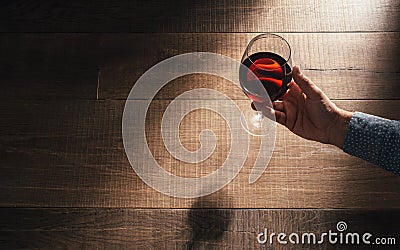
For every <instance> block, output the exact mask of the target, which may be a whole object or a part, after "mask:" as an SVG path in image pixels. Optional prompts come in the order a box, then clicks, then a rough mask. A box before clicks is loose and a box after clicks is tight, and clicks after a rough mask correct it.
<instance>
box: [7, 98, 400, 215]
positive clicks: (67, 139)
mask: <svg viewBox="0 0 400 250" xmlns="http://www.w3.org/2000/svg"><path fill="white" fill-rule="evenodd" d="M169 102H170V100H155V101H153V104H152V106H151V108H150V110H149V112H148V114H147V116H148V117H147V121H148V122H150V125H149V126H148V129H147V138H148V141H149V145H150V148H151V150H152V152H153V154H154V157H155V158H156V159H157V160H158V162H160V164H161V165H162V166H163V167H165V169H166V170H168V171H171V172H173V173H175V174H178V175H182V176H187V177H189V176H192V177H193V176H199V174H200V175H204V174H207V173H210V171H213V170H215V169H217V168H218V167H219V166H220V165H221V163H222V162H223V161H224V160H225V158H226V150H228V149H229V147H230V144H229V143H230V141H229V140H228V139H229V130H227V128H226V125H225V123H224V122H223V121H222V120H221V118H219V117H217V116H215V114H213V113H212V112H207V111H198V112H194V113H193V114H191V119H186V120H184V121H183V124H182V126H183V127H181V138H183V140H182V142H183V143H184V146H186V147H187V148H188V149H191V150H194V149H196V148H197V147H198V145H199V144H198V141H197V135H198V132H199V131H200V130H201V129H205V128H210V129H213V130H214V132H215V133H216V135H217V145H218V147H217V149H216V151H215V152H214V154H213V155H212V156H211V157H210V158H209V159H208V160H206V161H205V162H202V163H199V164H187V163H183V162H181V161H178V160H176V159H175V158H173V157H171V155H169V154H168V152H167V151H166V150H165V147H164V146H163V142H162V140H161V137H160V130H159V126H160V123H159V121H160V120H161V115H162V112H163V110H164V109H165V107H166V106H167V105H168V103H169ZM185 102H186V103H187V102H188V101H182V104H181V105H187V104H186V103H185ZM124 103H125V102H124V101H117V100H115V101H84V100H81V101H76V100H75V101H64V102H61V101H59V102H49V101H33V100H32V101H13V102H9V103H7V104H6V105H3V106H2V109H1V115H2V117H3V119H2V120H1V123H0V129H1V131H2V134H1V137H0V139H1V141H0V142H1V143H0V147H1V153H0V154H1V159H2V164H1V169H2V170H1V171H2V182H1V184H0V205H1V206H27V207H60V206H61V207H137V208H187V207H188V206H190V203H191V202H192V200H190V199H175V198H170V197H167V196H165V195H162V194H160V193H157V192H156V191H154V190H153V189H151V188H150V187H148V186H147V185H146V184H144V182H142V181H141V180H140V179H139V178H138V177H137V176H136V174H135V173H134V171H133V170H132V168H131V166H130V164H129V163H128V161H127V158H126V155H125V152H124V148H123V145H122V137H121V119H122V112H123V107H124ZM240 103H242V104H240ZM238 104H240V105H248V101H238ZM337 104H338V105H339V106H341V107H343V108H346V109H349V110H359V111H365V112H369V113H372V114H376V115H380V116H384V117H387V118H391V119H399V118H400V113H399V110H398V108H397V107H398V106H399V101H394V100H392V101H337ZM221 105H222V104H221ZM16 114H18V115H16ZM189 118H190V117H189ZM238 119H239V118H238ZM199 120H201V121H207V122H202V123H199V122H197V121H199ZM257 148H258V142H257V141H256V140H253V141H252V144H251V150H250V154H249V156H248V158H247V161H246V163H245V165H244V168H243V169H242V171H241V172H240V173H239V175H238V176H237V178H236V179H234V181H232V182H231V183H230V184H229V185H228V186H226V187H225V188H224V189H223V190H222V191H224V192H225V193H226V195H227V196H228V197H230V200H231V202H230V203H228V202H226V203H223V204H219V205H220V206H221V207H224V208H229V207H233V208H264V207H269V208H399V206H400V195H399V192H397V187H398V185H399V181H400V180H399V178H398V177H397V176H395V175H393V174H391V173H388V172H386V171H384V170H382V169H380V168H378V167H376V166H373V165H370V164H368V163H365V162H364V161H362V160H359V159H356V158H354V157H351V156H348V155H346V154H345V153H343V152H341V150H339V149H337V148H335V147H333V146H328V145H322V144H319V143H316V142H311V141H306V140H304V139H301V138H299V137H297V136H295V135H293V134H292V133H291V132H289V131H288V130H287V129H285V128H283V127H281V126H278V128H277V141H276V146H275V150H274V153H273V157H272V159H271V162H270V163H269V166H268V168H267V171H266V172H265V173H264V174H263V176H262V177H261V179H259V180H258V181H257V182H256V183H255V184H253V185H249V184H248V178H249V174H250V171H251V166H252V165H253V163H254V160H255V157H256V154H257V152H258V151H257ZM211 197H214V196H211Z"/></svg>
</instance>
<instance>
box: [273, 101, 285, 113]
mask: <svg viewBox="0 0 400 250" xmlns="http://www.w3.org/2000/svg"><path fill="white" fill-rule="evenodd" d="M272 106H273V107H274V109H275V110H278V111H281V112H283V102H282V101H275V102H273V103H272Z"/></svg>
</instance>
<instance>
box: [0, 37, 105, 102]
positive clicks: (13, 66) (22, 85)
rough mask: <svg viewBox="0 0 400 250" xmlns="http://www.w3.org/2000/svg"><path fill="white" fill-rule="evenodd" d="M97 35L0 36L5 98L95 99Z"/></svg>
mask: <svg viewBox="0 0 400 250" xmlns="http://www.w3.org/2000/svg"><path fill="white" fill-rule="evenodd" d="M97 41H98V36H94V35H90V34H89V35H82V34H0V65H1V66H0V75H1V77H0V84H1V86H2V91H1V92H0V98H2V99H53V100H54V99H71V98H78V99H95V98H96V89H97V83H98V66H97V65H98V52H99V51H98V50H97V49H96V47H97Z"/></svg>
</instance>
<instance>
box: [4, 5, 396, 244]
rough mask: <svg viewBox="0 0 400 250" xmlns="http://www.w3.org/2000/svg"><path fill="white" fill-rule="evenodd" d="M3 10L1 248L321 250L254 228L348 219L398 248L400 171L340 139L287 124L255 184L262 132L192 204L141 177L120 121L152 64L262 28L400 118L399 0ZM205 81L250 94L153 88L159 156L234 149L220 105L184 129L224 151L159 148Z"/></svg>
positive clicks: (343, 88)
mask: <svg viewBox="0 0 400 250" xmlns="http://www.w3.org/2000/svg"><path fill="white" fill-rule="evenodd" d="M0 6H1V8H0V31H1V33H0V83H1V92H0V97H1V105H0V114H1V120H0V149H1V150H0V155H1V158H0V159H1V165H0V166H1V175H0V176H1V177H0V211H1V216H0V248H1V249H14V248H40V249H55V248H73V249H74V248H88V249H98V248H107V249H109V248H111V249H113V248H128V249H265V248H266V247H267V248H268V249H315V248H316V246H313V245H307V244H306V245H297V246H293V245H279V244H278V243H276V242H275V243H274V244H273V245H268V244H267V245H260V244H259V243H258V242H257V239H256V236H257V233H258V232H261V231H262V230H263V228H265V227H268V228H269V229H272V230H273V231H274V232H286V233H288V234H289V233H292V232H314V233H320V232H326V231H328V230H330V229H331V230H334V229H336V225H337V223H338V222H339V221H345V222H346V223H347V225H348V228H349V231H352V232H355V231H359V232H365V231H368V232H372V233H373V234H374V236H395V237H397V248H396V246H392V249H398V244H400V238H399V232H400V230H399V228H400V227H399V226H398V224H399V222H400V192H399V186H400V178H399V177H397V176H395V175H394V174H391V173H389V172H386V171H384V170H382V169H381V168H379V167H377V166H374V165H372V164H369V163H366V162H364V161H363V160H360V159H357V158H355V157H352V156H349V155H347V154H345V153H343V152H342V151H341V150H339V149H337V148H335V147H333V146H330V145H324V144H320V143H317V142H311V141H307V140H304V139H302V138H299V137H297V136H295V135H293V134H292V133H291V132H290V131H288V130H287V129H286V128H284V127H282V126H280V125H278V127H277V132H276V135H277V139H276V145H275V149H274V152H273V156H272V159H271V161H270V163H269V165H268V168H267V170H266V171H265V173H264V174H263V175H262V177H261V178H260V179H259V180H258V181H257V182H256V183H254V184H251V185H250V184H248V177H249V174H250V171H251V168H252V166H253V164H254V161H255V159H256V156H257V153H258V152H257V147H258V145H259V141H257V139H254V138H253V139H252V141H251V147H252V148H251V150H250V152H251V153H250V154H249V155H248V157H247V160H246V162H245V165H244V167H243V169H242V171H241V172H240V173H239V175H238V176H237V177H236V178H235V179H234V180H233V181H232V182H231V183H229V184H228V185H227V186H225V187H224V188H223V189H221V190H219V191H218V192H216V193H213V194H211V195H208V196H205V197H202V198H197V199H194V198H193V199H183V198H173V197H169V196H166V195H163V194H161V193H158V192H157V191H155V190H153V189H152V188H151V187H149V186H147V185H146V184H145V183H144V182H143V181H142V180H141V179H140V178H139V177H138V176H137V175H136V174H135V172H134V171H133V169H132V167H131V165H130V164H129V162H128V159H127V157H126V154H125V151H124V146H123V142H122V127H121V124H122V113H123V108H124V105H125V101H126V98H127V96H128V94H129V91H130V89H131V88H132V86H133V85H134V83H135V81H136V80H137V79H138V78H139V77H140V76H141V75H142V74H143V73H144V72H145V71H146V70H148V69H149V68H150V67H151V66H153V65H155V64H156V63H158V62H160V61H162V60H163V59H166V58H169V57H171V56H174V55H178V54H182V53H186V52H196V51H204V52H214V53H219V54H222V55H226V56H229V57H232V58H234V59H236V60H240V58H241V55H242V53H243V51H244V49H245V47H246V45H247V43H248V42H249V40H250V39H251V38H252V37H254V36H255V35H257V34H258V33H262V32H273V33H277V34H280V35H282V36H283V37H285V38H286V39H287V40H288V42H289V43H290V44H291V45H292V48H293V50H294V62H295V64H296V65H299V66H300V68H302V69H303V72H304V73H305V74H306V75H308V76H309V77H310V78H311V79H312V80H314V81H315V82H316V83H317V84H318V85H319V86H320V87H321V89H322V90H323V91H324V92H325V93H326V94H327V95H328V96H329V97H330V98H331V99H333V101H334V102H335V103H336V104H337V105H338V106H340V107H343V108H345V109H348V110H352V111H356V110H357V111H363V112H367V113H370V114H375V115H379V116H383V117H386V118H390V119H400V109H399V107H400V91H399V88H398V87H399V86H400V85H399V82H400V66H399V63H398V62H399V58H400V57H399V56H400V44H399V38H400V2H399V1H398V0H370V1H364V0H352V1H346V0H339V1H337V0H322V1H316V0H313V1H300V0H290V1H280V0H277V1H275V0H271V1H267V0H258V1H250V0H244V1H239V0H223V1H211V0H204V1H192V3H188V2H187V1H183V0H177V1H175V2H173V3H172V2H168V1H160V0H157V1H128V0H125V1H119V2H118V3H110V2H107V1H91V2H88V3H79V2H76V1H72V2H67V1H65V2H61V1H57V2H46V1H42V0H40V1H33V0H30V1H3V2H1V4H0ZM200 87H202V88H211V89H215V90H218V91H220V92H222V93H224V94H226V95H228V96H229V97H230V98H231V99H232V100H234V101H235V102H237V103H239V104H240V105H247V104H248V103H249V100H248V99H247V98H246V97H245V95H244V94H243V93H242V91H241V90H240V89H239V88H237V87H234V86H233V85H232V84H231V83H229V82H228V81H226V80H223V79H222V78H219V77H216V76H210V75H204V74H197V75H188V76H185V77H181V78H178V79H176V80H174V81H172V82H170V83H169V84H168V85H167V86H165V87H164V88H163V89H162V90H161V91H160V92H159V93H158V94H157V96H156V97H155V98H154V100H153V101H152V104H151V106H150V109H149V111H148V113H147V118H146V122H147V123H146V124H148V125H149V126H146V138H147V140H148V142H149V147H150V149H151V151H152V153H153V155H154V157H155V159H156V160H157V161H158V162H159V164H160V165H162V166H163V167H164V168H165V169H166V170H168V171H170V172H171V173H173V174H176V175H179V176H186V177H199V176H204V175H206V174H208V173H211V172H212V171H214V170H216V169H218V168H219V167H220V166H221V164H222V163H223V162H224V161H225V159H226V157H227V152H228V151H229V149H230V147H231V146H232V145H230V131H229V129H228V128H227V126H226V124H225V123H224V120H223V119H222V118H221V117H219V116H218V115H216V114H215V113H213V112H210V111H209V110H197V111H195V112H192V113H190V114H189V115H188V117H187V119H184V121H183V122H182V124H181V126H180V136H181V138H182V143H183V145H184V146H185V147H186V148H187V149H189V150H196V149H197V148H198V147H199V141H198V135H199V133H200V131H201V130H203V129H212V130H213V131H214V133H215V134H216V136H217V147H216V149H215V151H214V153H213V154H212V155H211V157H210V158H208V159H207V160H206V161H204V162H201V163H198V164H190V163H185V162H182V161H179V160H177V159H175V158H174V157H172V156H171V155H170V154H169V153H168V151H167V150H166V148H165V146H164V145H163V141H162V138H161V132H160V128H161V127H160V126H161V123H160V120H161V118H162V115H163V112H164V110H165V109H166V107H167V106H168V105H169V104H170V103H171V101H172V100H174V99H175V98H176V97H177V96H178V95H179V94H181V93H183V92H185V91H187V90H190V89H195V88H200ZM185 102H187V101H181V104H180V105H187V103H185ZM221 102H223V100H221ZM238 119H239V117H238ZM318 247H319V249H333V248H334V249H343V248H345V246H344V245H330V244H323V245H320V246H318ZM364 247H365V246H361V248H360V249H364ZM374 247H376V245H375V246H374ZM381 248H382V247H381ZM381 248H379V249H381ZM382 249H385V248H382Z"/></svg>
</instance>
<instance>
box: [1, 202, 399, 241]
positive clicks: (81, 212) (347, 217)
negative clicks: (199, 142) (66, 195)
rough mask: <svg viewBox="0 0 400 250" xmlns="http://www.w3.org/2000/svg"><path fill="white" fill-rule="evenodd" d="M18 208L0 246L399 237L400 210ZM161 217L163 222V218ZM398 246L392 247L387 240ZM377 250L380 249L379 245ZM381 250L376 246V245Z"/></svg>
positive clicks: (8, 217)
mask: <svg viewBox="0 0 400 250" xmlns="http://www.w3.org/2000/svg"><path fill="white" fill-rule="evenodd" d="M208 205H209V207H208V208H207V209H205V208H202V209H199V208H191V209H104V208H89V209H75V208H70V209H64V208H52V209H46V208H41V209H23V208H12V209H10V208H2V209H0V213H1V214H2V216H1V217H0V246H1V247H2V248H40V249H54V248H129V249H150V248H151V249H263V248H265V247H267V248H269V249H290V248H291V247H296V249H313V247H315V245H311V244H304V245H301V244H300V245H291V244H289V245H281V244H279V243H278V242H277V239H276V238H274V240H273V243H272V244H269V243H266V244H265V245H260V244H259V243H258V242H257V239H256V237H257V234H258V233H260V232H262V231H263V230H264V228H267V229H268V233H269V234H270V233H272V232H275V233H280V232H284V233H286V234H287V235H289V234H290V233H298V234H299V235H301V234H302V233H314V234H315V235H317V236H318V235H320V234H321V233H322V232H328V231H329V230H332V231H333V232H337V229H336V224H337V223H338V222H339V221H344V222H346V223H347V226H348V229H347V231H344V232H345V233H346V232H358V233H359V234H360V235H362V234H363V233H364V232H370V233H371V234H372V235H373V237H372V238H371V239H375V238H376V237H394V238H395V239H396V243H397V240H398V233H399V229H398V227H397V226H396V222H398V221H399V220H400V211H399V210H382V211H377V210H312V209H311V210H302V209H296V210H290V209H287V210H281V209H277V210H267V209H258V210H247V209H233V210H231V209H220V208H218V207H216V206H215V204H208ZM160 221H162V223H160ZM365 247H367V246H366V245H363V244H361V245H359V246H358V247H357V246H356V245H344V244H342V245H341V244H336V245H331V244H329V243H328V239H327V238H325V241H324V244H321V245H318V249H354V248H356V249H365ZM387 247H392V248H383V249H395V246H393V245H392V246H387ZM381 248H382V247H381ZM381 248H379V249H381Z"/></svg>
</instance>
